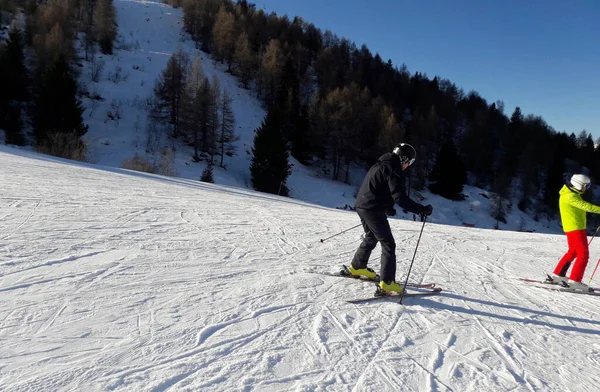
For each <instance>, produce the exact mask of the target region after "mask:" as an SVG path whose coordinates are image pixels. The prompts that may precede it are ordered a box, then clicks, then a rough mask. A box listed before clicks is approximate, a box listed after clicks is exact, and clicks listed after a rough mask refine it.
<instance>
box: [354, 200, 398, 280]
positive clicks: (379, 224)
mask: <svg viewBox="0 0 600 392" xmlns="http://www.w3.org/2000/svg"><path fill="white" fill-rule="evenodd" d="M356 212H357V213H358V216H359V217H360V222H361V223H362V226H363V228H364V230H365V238H364V239H363V241H362V243H361V244H360V246H359V247H358V250H357V251H356V253H355V254H354V258H353V259H352V267H354V268H355V269H358V268H366V267H367V264H368V262H369V257H370V256H371V252H372V251H373V249H375V246H377V242H379V244H380V245H381V270H380V272H379V276H380V277H381V280H383V281H384V282H391V281H395V280H396V242H394V237H393V236H392V230H391V229H390V224H389V222H388V219H387V216H386V215H385V212H384V211H371V210H362V209H359V208H357V209H356Z"/></svg>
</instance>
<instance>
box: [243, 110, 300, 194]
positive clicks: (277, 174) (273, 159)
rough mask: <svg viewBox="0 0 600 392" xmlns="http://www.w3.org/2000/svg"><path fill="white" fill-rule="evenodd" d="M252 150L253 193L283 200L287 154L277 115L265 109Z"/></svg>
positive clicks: (285, 192)
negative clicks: (260, 193) (273, 196)
mask: <svg viewBox="0 0 600 392" xmlns="http://www.w3.org/2000/svg"><path fill="white" fill-rule="evenodd" d="M255 132H256V133H255V135H254V146H253V147H252V164H251V166H250V174H251V178H252V185H253V187H254V189H256V190H257V191H260V192H267V193H273V194H280V195H284V196H287V195H288V192H289V191H288V189H287V186H286V181H287V178H288V176H289V175H290V174H291V165H290V164H289V161H288V158H289V152H288V148H287V144H286V142H285V140H284V138H283V134H282V133H281V119H280V114H279V113H278V112H277V110H276V109H275V108H274V107H271V108H269V110H268V112H267V115H266V116H265V119H264V120H263V122H262V124H261V126H260V127H259V128H258V129H256V131H255Z"/></svg>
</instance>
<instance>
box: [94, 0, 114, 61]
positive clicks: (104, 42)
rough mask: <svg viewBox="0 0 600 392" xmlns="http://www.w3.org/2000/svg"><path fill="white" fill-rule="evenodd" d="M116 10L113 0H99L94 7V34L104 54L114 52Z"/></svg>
mask: <svg viewBox="0 0 600 392" xmlns="http://www.w3.org/2000/svg"><path fill="white" fill-rule="evenodd" d="M115 20H116V10H115V7H114V6H113V3H112V0H97V2H96V7H95V9H94V14H93V21H94V35H95V36H96V39H97V40H98V42H99V43H100V49H101V50H102V53H104V54H112V51H113V41H114V40H115V39H116V38H117V28H116V22H115Z"/></svg>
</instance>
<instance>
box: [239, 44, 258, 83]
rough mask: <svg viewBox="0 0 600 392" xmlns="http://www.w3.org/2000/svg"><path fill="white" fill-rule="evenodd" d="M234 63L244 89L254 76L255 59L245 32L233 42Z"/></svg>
mask: <svg viewBox="0 0 600 392" xmlns="http://www.w3.org/2000/svg"><path fill="white" fill-rule="evenodd" d="M234 63H235V64H236V73H237V75H238V76H239V77H240V81H241V82H242V85H243V86H244V88H248V85H249V83H250V81H251V80H252V77H253V74H254V68H255V64H256V57H255V55H254V53H253V52H252V48H251V47H250V41H249V39H248V34H247V33H246V32H243V33H242V34H241V35H240V36H239V37H238V39H237V40H236V42H235V53H234Z"/></svg>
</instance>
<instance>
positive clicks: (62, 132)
mask: <svg viewBox="0 0 600 392" xmlns="http://www.w3.org/2000/svg"><path fill="white" fill-rule="evenodd" d="M83 110H84V109H83V107H82V105H81V101H79V100H78V99H77V82H76V81H75V78H74V76H73V74H72V72H71V70H70V69H69V65H68V63H67V61H66V60H65V57H64V56H60V57H59V58H58V60H56V61H55V62H54V63H52V64H51V65H50V66H49V67H48V69H46V71H45V73H44V75H43V77H42V80H41V83H40V86H39V89H38V94H37V96H36V100H35V108H34V118H33V125H34V132H35V137H36V143H37V145H38V147H42V148H49V149H50V152H55V153H57V154H60V156H64V157H67V158H71V157H72V156H73V155H71V154H77V153H78V152H79V151H80V150H81V148H82V145H83V143H82V141H81V137H82V136H83V135H85V133H86V132H87V129H88V128H87V125H85V124H84V123H83V118H82V113H83ZM65 148H66V151H65ZM57 149H58V150H57ZM75 150H77V151H75Z"/></svg>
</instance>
